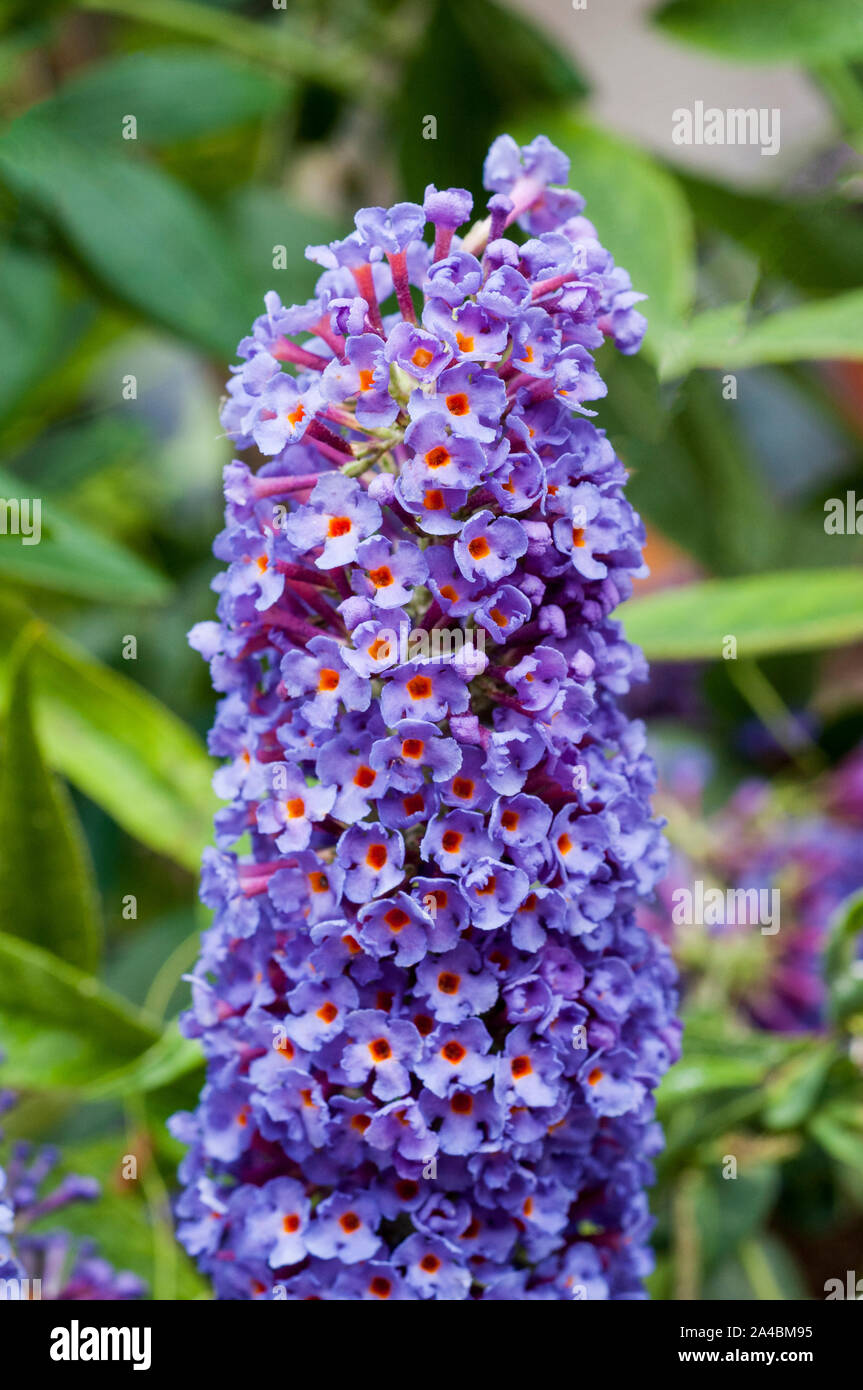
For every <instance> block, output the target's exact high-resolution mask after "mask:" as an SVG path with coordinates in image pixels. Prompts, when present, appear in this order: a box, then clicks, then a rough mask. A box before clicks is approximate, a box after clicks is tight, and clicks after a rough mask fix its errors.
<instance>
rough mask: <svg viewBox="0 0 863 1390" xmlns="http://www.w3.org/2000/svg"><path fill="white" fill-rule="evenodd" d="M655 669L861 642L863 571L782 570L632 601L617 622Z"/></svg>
mask: <svg viewBox="0 0 863 1390" xmlns="http://www.w3.org/2000/svg"><path fill="white" fill-rule="evenodd" d="M618 616H619V617H620V618H621V619H622V621H623V623H624V624H625V627H626V632H627V636H628V637H629V638H630V640H631V641H633V642H637V643H638V644H639V645H640V646H642V647H643V648H644V651H645V653H646V655H647V657H648V658H649V659H650V660H652V661H716V660H718V659H719V658H720V657H721V656H722V648H723V642H724V640H725V638H726V637H728V636H732V637H734V638H736V640H737V654H738V656H739V657H751V656H760V655H763V654H765V653H768V652H800V651H811V650H815V649H817V648H821V647H833V646H841V645H842V644H843V643H846V642H854V641H856V640H857V639H858V638H859V637H861V636H863V570H860V569H824V570H786V571H778V572H775V573H772V574H762V575H752V576H748V575H747V576H746V577H745V578H740V579H737V578H735V579H708V580H706V581H704V582H703V583H699V584H687V585H684V586H681V587H680V588H677V589H666V590H664V591H663V592H661V593H657V594H649V595H646V596H645V597H644V598H634V599H630V600H629V602H627V603H626V604H624V605H623V607H622V608H621V609H620V610H619V615H618Z"/></svg>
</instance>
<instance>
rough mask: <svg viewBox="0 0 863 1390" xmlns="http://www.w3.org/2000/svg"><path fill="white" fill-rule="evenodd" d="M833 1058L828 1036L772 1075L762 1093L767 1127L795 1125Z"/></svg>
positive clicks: (815, 1094)
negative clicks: (826, 1039)
mask: <svg viewBox="0 0 863 1390" xmlns="http://www.w3.org/2000/svg"><path fill="white" fill-rule="evenodd" d="M835 1060H836V1044H835V1043H834V1042H833V1041H832V1040H831V1041H827V1042H823V1043H814V1044H813V1045H812V1048H811V1051H807V1052H805V1053H803V1054H802V1055H801V1056H799V1057H795V1058H793V1059H792V1060H791V1061H790V1062H789V1063H787V1065H786V1066H784V1067H783V1068H782V1070H781V1071H780V1072H779V1074H778V1075H777V1076H776V1077H774V1078H773V1080H772V1081H771V1082H770V1084H769V1085H768V1086H767V1088H766V1090H765V1093H764V1100H765V1105H764V1123H765V1124H766V1125H767V1127H768V1129H796V1128H797V1127H798V1126H799V1125H801V1124H803V1122H804V1121H805V1119H806V1117H807V1116H808V1115H809V1113H810V1112H811V1111H812V1110H813V1109H814V1107H815V1105H816V1104H817V1102H818V1098H819V1096H820V1094H821V1091H822V1089H823V1086H824V1083H825V1081H826V1079H827V1073H828V1072H829V1070H830V1068H831V1067H832V1065H833V1063H834V1061H835Z"/></svg>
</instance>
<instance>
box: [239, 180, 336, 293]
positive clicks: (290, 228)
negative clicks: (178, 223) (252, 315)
mask: <svg viewBox="0 0 863 1390" xmlns="http://www.w3.org/2000/svg"><path fill="white" fill-rule="evenodd" d="M226 214H227V220H228V225H229V226H230V228H231V231H232V234H233V240H234V243H235V245H236V247H237V252H238V256H239V259H240V263H241V266H242V269H243V272H244V279H245V280H246V281H247V282H248V284H249V285H250V286H252V287H253V288H254V290H255V304H256V305H257V306H260V305H261V304H262V303H263V298H264V295H265V294H266V293H267V291H268V290H277V291H278V293H279V295H280V296H281V299H282V303H283V304H302V303H304V302H305V300H307V299H309V298H310V297H311V295H312V293H313V291H314V288H315V282H316V281H317V279H318V276H319V275H320V273H321V268H320V266H319V265H315V264H314V262H312V261H307V260H306V258H305V250H306V247H307V246H310V245H317V244H319V243H320V242H324V241H333V240H335V238H336V237H338V236H340V235H341V234H342V233H343V232H344V227H343V226H341V225H340V224H339V222H337V221H336V220H335V218H331V217H326V216H324V215H323V214H322V213H319V212H313V211H311V210H310V209H308V208H304V207H300V206H298V205H297V204H296V203H294V202H292V201H291V199H289V198H287V197H286V196H285V194H284V193H282V192H281V190H280V189H277V188H266V187H263V186H254V185H247V186H246V187H245V188H242V189H240V190H238V192H237V193H236V194H235V196H234V197H233V198H231V199H230V201H229V203H228V205H227V208H226ZM276 246H284V247H285V249H286V252H287V256H286V260H287V265H286V266H285V268H284V269H283V270H282V269H278V270H276V269H275V268H274V266H273V250H274V247H276ZM255 312H256V313H259V312H260V308H259V307H257V308H255Z"/></svg>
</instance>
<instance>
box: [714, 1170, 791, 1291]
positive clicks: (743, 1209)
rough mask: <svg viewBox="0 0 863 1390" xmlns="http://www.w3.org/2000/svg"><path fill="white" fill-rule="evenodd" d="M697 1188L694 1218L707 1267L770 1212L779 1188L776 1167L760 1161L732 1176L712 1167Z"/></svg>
mask: <svg viewBox="0 0 863 1390" xmlns="http://www.w3.org/2000/svg"><path fill="white" fill-rule="evenodd" d="M704 1178H705V1180H704V1182H703V1183H701V1184H700V1186H699V1188H698V1206H697V1211H696V1217H697V1222H698V1231H699V1237H700V1245H701V1251H702V1258H703V1260H704V1263H705V1265H707V1266H711V1265H713V1264H715V1263H716V1262H718V1261H719V1260H721V1259H723V1257H724V1256H726V1255H728V1254H729V1253H730V1252H731V1251H732V1250H734V1249H735V1247H736V1246H737V1245H739V1244H740V1242H741V1241H742V1240H745V1239H747V1238H748V1237H750V1236H751V1235H752V1234H753V1232H755V1231H756V1230H757V1229H758V1227H759V1226H760V1225H762V1223H764V1222H765V1221H766V1219H767V1217H768V1216H769V1214H770V1209H771V1207H772V1205H773V1202H774V1201H775V1198H776V1193H777V1189H778V1187H779V1170H778V1169H777V1168H776V1167H775V1166H773V1165H772V1164H767V1163H760V1164H758V1165H757V1166H755V1167H751V1168H750V1169H749V1171H744V1170H741V1169H738V1172H737V1176H736V1177H733V1178H731V1177H728V1178H724V1177H723V1176H722V1172H721V1171H717V1169H713V1171H712V1172H709V1173H706V1174H705V1175H704Z"/></svg>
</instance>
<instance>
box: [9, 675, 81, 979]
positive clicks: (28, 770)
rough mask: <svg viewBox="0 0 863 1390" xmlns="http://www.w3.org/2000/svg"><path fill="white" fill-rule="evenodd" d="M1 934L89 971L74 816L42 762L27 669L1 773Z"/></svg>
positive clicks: (17, 680) (17, 685)
mask: <svg viewBox="0 0 863 1390" xmlns="http://www.w3.org/2000/svg"><path fill="white" fill-rule="evenodd" d="M0 931H4V932H8V933H10V934H11V935H13V936H20V937H22V938H23V939H24V940H26V941H33V942H36V943H37V944H38V945H40V946H43V947H44V948H45V949H46V950H47V951H52V952H53V953H54V954H55V955H57V956H59V957H60V958H61V959H62V960H64V961H68V962H69V963H70V964H72V965H76V966H78V967H80V969H82V970H89V971H92V970H93V969H95V967H96V964H97V962H98V960H99V954H100V946H101V926H100V922H99V905H98V899H97V895H96V889H95V885H94V881H93V870H92V865H91V863H90V856H89V851H88V849H87V843H86V841H85V839H84V836H83V833H82V831H81V827H80V825H79V823H78V818H77V816H76V814H75V808H74V807H73V805H72V802H71V800H70V798H69V795H68V793H67V792H66V789H65V787H63V786H61V785H60V784H59V783H58V782H56V781H55V779H54V778H53V777H52V775H51V773H50V772H49V771H48V769H47V768H46V766H45V764H44V762H43V761H42V754H41V752H40V749H39V745H38V743H37V741H36V736H35V734H34V731H33V723H32V719H31V714H30V692H29V683H28V676H27V666H26V663H23V664H21V665H19V666H18V667H17V668H16V670H15V672H14V675H13V680H12V693H11V699H10V701H9V708H8V712H7V715H6V724H5V729H4V740H3V758H2V765H0Z"/></svg>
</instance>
